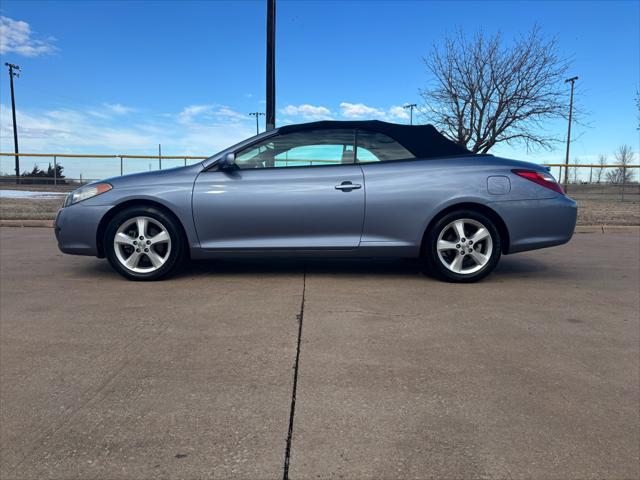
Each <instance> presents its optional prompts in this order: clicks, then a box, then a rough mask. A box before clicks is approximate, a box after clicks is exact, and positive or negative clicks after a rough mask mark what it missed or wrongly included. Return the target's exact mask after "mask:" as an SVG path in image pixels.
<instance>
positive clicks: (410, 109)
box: [402, 103, 418, 125]
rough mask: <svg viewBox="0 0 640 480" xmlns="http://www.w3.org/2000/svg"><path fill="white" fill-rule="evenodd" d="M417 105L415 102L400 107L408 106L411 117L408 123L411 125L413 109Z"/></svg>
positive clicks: (405, 107)
mask: <svg viewBox="0 0 640 480" xmlns="http://www.w3.org/2000/svg"><path fill="white" fill-rule="evenodd" d="M417 106H418V105H416V104H415V103H407V104H406V105H404V106H403V107H402V108H404V109H405V110H406V109H407V108H408V109H409V115H410V118H411V123H410V125H413V109H414V108H416V107H417Z"/></svg>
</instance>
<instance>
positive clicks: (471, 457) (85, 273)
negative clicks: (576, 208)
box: [0, 228, 640, 479]
mask: <svg viewBox="0 0 640 480" xmlns="http://www.w3.org/2000/svg"><path fill="white" fill-rule="evenodd" d="M0 255H1V256H0V262H1V263H0V337H1V340H0V342H1V343H0V444H1V456H0V478H2V479H28V478H34V479H36V478H37V479H43V478H59V479H72V478H82V479H86V478H140V479H142V478H212V477H213V478H260V479H263V478H282V477H283V474H284V471H285V469H288V475H289V476H290V477H291V478H299V479H303V478H358V479H360V478H505V477H513V478H549V479H551V478H554V479H557V478H637V477H638V476H639V475H640V418H639V415H640V414H639V405H640V346H639V345H640V343H639V342H640V318H639V317H640V304H639V292H638V286H639V285H640V278H639V277H640V239H638V237H637V236H635V235H602V234H582V235H576V236H575V237H574V239H573V240H572V241H571V243H569V244H568V245H565V246H561V247H557V248H553V249H547V250H541V251H536V252H528V253H523V254H518V255H513V256H507V257H503V259H502V261H501V264H500V266H499V267H498V269H497V270H496V272H495V273H494V274H493V275H491V276H490V277H489V278H487V279H486V280H485V281H483V282H481V283H478V284H473V285H453V284H446V283H441V282H439V281H437V280H434V279H432V278H429V277H425V276H424V275H422V274H421V272H420V271H419V268H418V267H417V266H416V264H415V263H414V262H410V261H406V260H358V261H345V260H307V261H303V260H242V261H240V260H237V261H231V260H228V261H216V262H206V263H202V264H194V265H191V266H189V267H188V268H186V269H185V271H184V272H183V273H181V274H180V275H179V276H177V277H176V278H173V279H171V280H169V281H164V282H158V283H134V282H127V281H125V280H123V279H122V278H121V277H119V276H118V275H117V274H116V273H114V272H113V271H112V270H111V269H110V268H109V266H108V265H107V263H106V261H104V260H99V259H95V258H83V257H72V256H65V255H62V254H61V253H59V252H58V250H57V247H56V244H55V239H54V235H53V230H52V229H48V228H22V229H20V228H2V229H0ZM296 360H297V361H296ZM294 380H295V388H294ZM294 400H295V401H294ZM292 407H294V409H293V413H294V415H293V416H292Z"/></svg>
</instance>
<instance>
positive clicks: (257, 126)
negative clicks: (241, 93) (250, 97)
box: [249, 112, 264, 135]
mask: <svg viewBox="0 0 640 480" xmlns="http://www.w3.org/2000/svg"><path fill="white" fill-rule="evenodd" d="M249 115H251V116H252V117H256V135H258V134H259V133H260V126H259V125H258V117H260V116H263V115H264V112H251V113H249Z"/></svg>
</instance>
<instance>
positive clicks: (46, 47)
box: [0, 16, 57, 57]
mask: <svg viewBox="0 0 640 480" xmlns="http://www.w3.org/2000/svg"><path fill="white" fill-rule="evenodd" d="M32 34H33V32H32V31H31V26H30V25H29V24H28V23H27V22H24V21H22V20H13V19H12V18H9V17H3V16H0V54H6V53H17V54H19V55H24V56H25V57H37V56H38V55H44V54H47V53H53V52H54V51H56V50H57V48H56V47H55V46H54V45H53V43H52V42H53V41H55V39H54V38H53V37H49V38H47V39H46V40H38V39H35V38H32Z"/></svg>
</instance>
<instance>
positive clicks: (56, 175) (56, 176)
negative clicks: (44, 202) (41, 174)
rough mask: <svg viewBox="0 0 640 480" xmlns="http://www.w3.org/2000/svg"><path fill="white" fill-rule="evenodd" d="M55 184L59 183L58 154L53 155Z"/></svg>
mask: <svg viewBox="0 0 640 480" xmlns="http://www.w3.org/2000/svg"><path fill="white" fill-rule="evenodd" d="M53 184H54V185H58V162H57V161H56V156H55V155H54V156H53Z"/></svg>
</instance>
